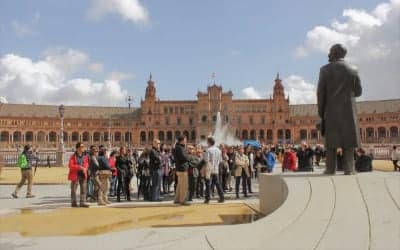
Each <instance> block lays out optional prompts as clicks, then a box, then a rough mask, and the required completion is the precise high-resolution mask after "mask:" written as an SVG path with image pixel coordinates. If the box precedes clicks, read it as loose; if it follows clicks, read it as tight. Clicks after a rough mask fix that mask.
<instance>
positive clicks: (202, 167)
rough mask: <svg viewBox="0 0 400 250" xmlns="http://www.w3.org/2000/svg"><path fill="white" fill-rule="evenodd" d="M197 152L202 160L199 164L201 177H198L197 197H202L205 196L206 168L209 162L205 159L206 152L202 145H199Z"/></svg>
mask: <svg viewBox="0 0 400 250" xmlns="http://www.w3.org/2000/svg"><path fill="white" fill-rule="evenodd" d="M196 154H197V157H198V158H199V161H200V162H199V165H198V169H199V177H198V178H197V184H196V187H197V190H196V197H197V198H202V197H204V186H205V175H206V174H205V172H206V171H205V170H206V168H207V166H206V165H207V164H206V161H205V160H204V155H205V152H204V150H203V148H202V147H201V146H200V145H199V146H197V149H196Z"/></svg>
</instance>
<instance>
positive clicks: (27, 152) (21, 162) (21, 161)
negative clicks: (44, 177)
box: [0, 145, 38, 198]
mask: <svg viewBox="0 0 400 250" xmlns="http://www.w3.org/2000/svg"><path fill="white" fill-rule="evenodd" d="M34 161H35V162H36V164H37V162H38V158H37V157H36V156H35V155H34V154H33V149H32V147H31V146H30V145H25V146H24V151H23V152H22V154H20V155H19V156H18V167H19V168H20V169H21V180H20V182H19V183H18V185H17V186H16V187H15V191H14V192H13V193H12V194H11V195H12V197H14V198H18V191H19V190H20V189H21V187H22V186H23V185H24V184H25V182H26V181H28V187H27V192H26V198H33V197H35V196H34V195H33V194H32V186H33V174H32V167H33V164H34ZM0 164H1V163H0Z"/></svg>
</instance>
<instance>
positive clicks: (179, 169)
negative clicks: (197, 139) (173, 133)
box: [174, 135, 190, 205]
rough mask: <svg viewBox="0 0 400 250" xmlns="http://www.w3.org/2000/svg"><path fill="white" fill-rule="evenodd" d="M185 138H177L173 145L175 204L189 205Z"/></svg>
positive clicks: (187, 161) (187, 158)
mask: <svg viewBox="0 0 400 250" xmlns="http://www.w3.org/2000/svg"><path fill="white" fill-rule="evenodd" d="M185 145H186V138H185V137H184V136H182V135H180V136H179V137H178V141H177V143H176V144H175V151H174V158H175V168H176V176H177V182H178V183H177V186H176V193H175V200H174V203H175V204H181V205H189V203H187V199H188V185H189V180H188V168H189V160H190V159H189V157H188V155H187V153H186V150H185Z"/></svg>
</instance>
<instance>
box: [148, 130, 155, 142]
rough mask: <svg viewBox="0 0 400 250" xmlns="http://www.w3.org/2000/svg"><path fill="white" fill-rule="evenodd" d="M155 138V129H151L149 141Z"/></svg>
mask: <svg viewBox="0 0 400 250" xmlns="http://www.w3.org/2000/svg"><path fill="white" fill-rule="evenodd" d="M153 140H154V131H149V142H150V143H153Z"/></svg>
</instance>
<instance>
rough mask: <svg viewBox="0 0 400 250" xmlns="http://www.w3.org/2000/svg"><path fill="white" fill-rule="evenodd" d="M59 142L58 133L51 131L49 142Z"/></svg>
mask: <svg viewBox="0 0 400 250" xmlns="http://www.w3.org/2000/svg"><path fill="white" fill-rule="evenodd" d="M56 141H57V133H56V132H54V131H51V132H50V133H49V142H56Z"/></svg>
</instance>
